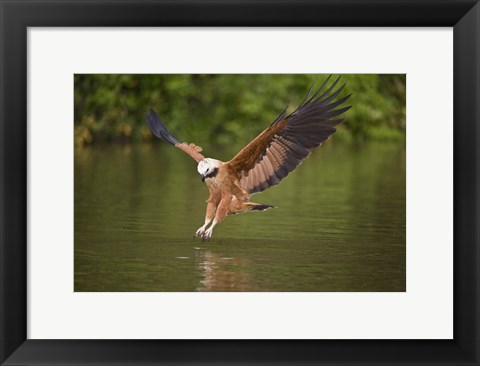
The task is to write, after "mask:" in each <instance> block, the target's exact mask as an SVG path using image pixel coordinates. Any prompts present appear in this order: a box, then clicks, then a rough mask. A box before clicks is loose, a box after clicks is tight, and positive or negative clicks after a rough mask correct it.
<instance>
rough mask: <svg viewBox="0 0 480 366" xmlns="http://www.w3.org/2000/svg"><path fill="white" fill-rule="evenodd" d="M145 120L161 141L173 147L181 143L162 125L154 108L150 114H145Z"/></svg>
mask: <svg viewBox="0 0 480 366" xmlns="http://www.w3.org/2000/svg"><path fill="white" fill-rule="evenodd" d="M145 118H146V119H147V123H148V127H150V130H151V131H152V133H153V134H154V135H155V136H157V137H158V138H159V139H161V140H162V141H165V142H168V143H170V144H172V145H176V144H179V143H180V141H178V140H177V139H176V138H175V136H173V135H172V134H171V133H170V132H168V130H167V126H165V125H164V124H163V123H162V121H161V120H160V117H159V116H158V114H157V112H155V111H154V110H153V108H150V113H149V114H145Z"/></svg>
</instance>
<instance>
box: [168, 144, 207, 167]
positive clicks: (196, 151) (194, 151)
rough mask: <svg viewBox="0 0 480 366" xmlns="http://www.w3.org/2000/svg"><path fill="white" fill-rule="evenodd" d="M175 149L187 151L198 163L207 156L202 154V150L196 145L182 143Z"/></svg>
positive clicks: (176, 145)
mask: <svg viewBox="0 0 480 366" xmlns="http://www.w3.org/2000/svg"><path fill="white" fill-rule="evenodd" d="M175 147H178V148H179V149H180V150H183V151H185V152H186V153H187V154H188V155H190V156H191V157H192V158H194V159H195V161H196V162H197V163H198V162H199V161H200V160H203V159H205V156H203V155H202V154H200V152H201V151H202V148H201V147H200V146H197V145H195V144H188V143H186V142H182V143H177V144H175Z"/></svg>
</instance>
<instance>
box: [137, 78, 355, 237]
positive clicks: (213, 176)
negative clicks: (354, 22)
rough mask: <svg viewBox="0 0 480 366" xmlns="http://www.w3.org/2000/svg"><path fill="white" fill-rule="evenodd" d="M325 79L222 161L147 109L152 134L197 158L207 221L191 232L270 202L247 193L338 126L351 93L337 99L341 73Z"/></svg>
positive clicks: (271, 180) (208, 231)
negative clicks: (292, 108) (207, 193)
mask: <svg viewBox="0 0 480 366" xmlns="http://www.w3.org/2000/svg"><path fill="white" fill-rule="evenodd" d="M329 80H330V77H328V78H327V79H326V80H325V82H324V83H323V84H322V86H321V87H320V88H319V89H318V90H317V91H316V92H315V93H314V94H313V95H312V90H313V86H312V87H311V88H310V90H309V91H308V93H307V95H306V96H305V98H304V99H303V101H302V103H300V105H299V106H298V108H297V109H296V110H295V111H293V112H292V113H290V114H289V115H287V113H286V110H287V108H286V109H285V110H284V111H283V112H282V113H280V115H279V116H278V117H277V118H276V119H275V121H273V122H272V124H270V126H268V127H267V128H266V129H265V130H264V131H263V132H261V133H260V134H259V135H258V136H257V137H256V138H255V139H253V140H252V141H251V142H250V143H248V144H247V145H246V146H245V147H244V148H243V149H242V150H241V151H240V152H239V153H238V154H237V155H235V156H234V157H233V159H231V160H230V161H226V162H224V161H220V160H217V159H213V158H206V157H205V156H204V155H202V148H201V147H200V146H197V145H195V144H192V143H186V142H180V141H179V140H177V139H176V138H175V137H174V136H173V135H172V134H171V133H170V132H169V131H168V130H167V128H166V126H165V125H164V124H163V123H162V121H161V119H160V117H159V116H158V115H157V113H156V112H155V111H154V110H153V109H152V108H151V109H150V113H148V114H146V115H145V117H146V119H147V123H148V126H149V127H150V130H151V131H152V133H153V134H154V135H155V136H156V137H158V138H159V139H161V140H163V141H165V142H168V143H170V144H172V145H173V146H175V147H177V148H179V149H180V150H183V151H184V152H186V153H187V154H188V155H190V156H191V157H192V158H193V159H195V161H196V162H197V163H198V166H197V171H198V173H199V174H200V176H201V179H202V182H204V183H205V184H206V185H207V187H208V189H209V191H210V196H209V198H208V200H207V210H206V214H205V222H204V224H203V225H202V226H201V227H200V228H198V230H197V231H196V232H195V234H194V237H197V236H199V237H200V238H201V239H202V241H204V240H208V239H210V238H211V237H212V233H213V229H214V228H215V226H216V225H218V224H219V223H220V222H222V221H223V219H225V217H227V216H229V215H233V214H237V213H243V212H249V211H264V210H267V209H269V208H272V207H273V206H271V205H266V204H261V203H255V202H250V196H251V195H252V194H255V193H259V192H262V191H264V190H266V189H267V188H270V187H272V186H274V185H277V184H279V183H280V181H281V180H282V179H283V178H285V177H286V176H287V175H288V174H289V173H291V172H293V171H294V170H295V168H296V167H297V166H298V165H299V164H300V163H301V162H302V161H303V160H304V159H306V158H307V157H308V156H309V155H310V153H311V152H312V150H313V149H314V148H316V147H318V146H319V145H320V144H321V143H322V142H323V141H325V140H327V139H328V138H329V137H330V136H331V135H332V134H333V133H334V132H335V131H336V129H335V126H337V125H338V124H340V123H342V122H344V119H342V118H338V117H339V116H340V115H341V114H343V113H344V112H346V111H347V110H348V109H350V106H348V107H342V108H337V107H339V106H341V105H342V104H343V103H344V102H345V101H346V100H347V99H348V98H349V97H350V95H347V96H345V97H343V98H337V97H338V96H339V94H340V93H341V92H342V90H343V89H344V87H345V84H343V85H342V86H340V87H338V88H337V84H338V81H339V80H340V77H339V78H338V79H336V80H335V81H334V82H333V83H332V84H331V85H330V86H329V87H328V88H327V85H328V81H329ZM209 225H210V226H209Z"/></svg>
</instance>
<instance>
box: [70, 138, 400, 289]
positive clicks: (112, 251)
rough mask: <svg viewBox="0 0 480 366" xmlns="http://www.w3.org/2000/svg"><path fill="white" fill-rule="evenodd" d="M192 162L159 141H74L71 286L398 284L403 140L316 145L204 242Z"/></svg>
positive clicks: (200, 194)
mask: <svg viewBox="0 0 480 366" xmlns="http://www.w3.org/2000/svg"><path fill="white" fill-rule="evenodd" d="M236 150H237V149H232V151H230V152H229V151H220V152H217V153H216V150H215V148H213V147H211V148H208V147H206V148H205V151H209V152H210V153H211V155H212V156H220V157H221V158H222V157H223V158H225V159H228V157H229V156H233V155H234V153H235V152H236ZM222 155H224V156H222ZM195 168H196V167H195V163H194V162H193V161H192V160H191V159H189V158H188V157H186V156H184V155H183V154H178V151H176V150H175V149H171V148H170V147H169V146H166V145H162V144H154V145H127V146H119V145H115V146H105V147H94V148H85V149H80V150H76V151H75V187H74V189H75V217H74V219H75V226H74V235H75V238H74V239H75V259H74V260H75V291H405V283H406V282H405V280H406V273H405V270H406V268H405V266H406V263H405V260H406V257H405V146H404V144H365V145H363V146H360V147H356V146H350V145H348V144H344V143H334V144H326V145H325V146H323V147H322V148H320V149H318V150H316V151H315V152H314V153H313V154H312V156H311V157H310V158H309V159H307V160H306V161H305V162H304V163H303V164H302V165H301V166H300V167H299V169H297V171H295V173H294V174H292V175H290V176H289V177H287V178H286V179H285V180H284V181H283V182H282V183H281V184H280V185H279V186H276V187H274V188H272V189H270V190H268V191H266V192H264V193H262V194H261V195H259V196H258V197H257V196H254V197H253V201H259V202H264V203H269V204H273V205H275V206H277V208H275V209H273V210H269V211H266V212H258V213H248V214H242V215H235V216H233V217H229V218H227V219H226V220H225V221H224V222H222V224H221V225H219V226H218V227H217V230H216V233H215V234H216V235H215V237H214V238H213V240H212V241H210V242H208V243H201V242H199V241H198V239H197V240H194V239H192V234H193V233H194V231H195V230H196V229H197V228H198V227H199V226H200V225H201V224H202V223H203V217H204V212H205V211H204V210H205V200H206V199H207V197H208V190H207V188H206V187H205V186H204V185H202V183H201V182H200V179H199V178H198V176H197V174H196V169H195Z"/></svg>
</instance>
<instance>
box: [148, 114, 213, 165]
mask: <svg viewBox="0 0 480 366" xmlns="http://www.w3.org/2000/svg"><path fill="white" fill-rule="evenodd" d="M145 118H146V119H147V123H148V127H150V131H152V133H153V134H154V135H155V136H157V137H158V138H159V139H161V140H162V141H165V142H168V143H170V144H172V145H173V146H175V147H178V148H179V149H180V150H183V151H185V152H186V153H187V154H188V155H190V156H191V157H192V158H194V159H195V160H196V161H197V162H199V161H200V160H202V159H204V158H205V156H203V155H202V154H200V152H201V151H202V148H201V147H200V146H197V145H195V144H188V143H186V142H180V141H178V140H177V139H176V138H175V137H174V136H173V135H172V134H171V133H170V132H168V130H167V127H166V126H165V125H164V124H163V122H162V121H161V120H160V117H159V116H158V114H157V112H155V111H154V110H153V108H150V113H149V114H145Z"/></svg>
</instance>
